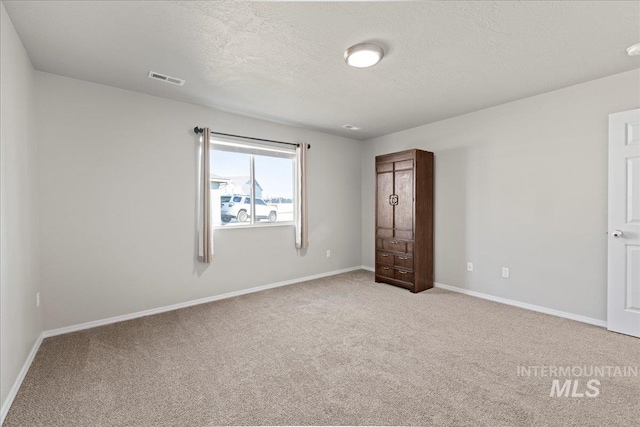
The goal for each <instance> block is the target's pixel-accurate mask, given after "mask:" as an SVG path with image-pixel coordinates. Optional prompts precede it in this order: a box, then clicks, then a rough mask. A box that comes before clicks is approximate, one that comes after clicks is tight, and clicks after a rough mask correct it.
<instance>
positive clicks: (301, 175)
mask: <svg viewBox="0 0 640 427" xmlns="http://www.w3.org/2000/svg"><path fill="white" fill-rule="evenodd" d="M296 168H297V173H296V176H297V179H298V182H297V185H296V187H297V192H298V194H297V196H298V197H297V201H298V206H297V208H298V209H297V210H296V211H297V217H296V248H298V249H306V248H308V247H309V229H308V225H307V224H308V221H307V144H306V143H301V144H298V148H296Z"/></svg>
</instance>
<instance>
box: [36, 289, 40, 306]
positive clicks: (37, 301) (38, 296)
mask: <svg viewBox="0 0 640 427" xmlns="http://www.w3.org/2000/svg"><path fill="white" fill-rule="evenodd" d="M36 307H40V292H36Z"/></svg>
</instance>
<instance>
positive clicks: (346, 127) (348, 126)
mask: <svg viewBox="0 0 640 427" xmlns="http://www.w3.org/2000/svg"><path fill="white" fill-rule="evenodd" d="M342 127H343V128H345V129H349V130H360V128H359V127H358V126H354V125H348V124H347V125H342Z"/></svg>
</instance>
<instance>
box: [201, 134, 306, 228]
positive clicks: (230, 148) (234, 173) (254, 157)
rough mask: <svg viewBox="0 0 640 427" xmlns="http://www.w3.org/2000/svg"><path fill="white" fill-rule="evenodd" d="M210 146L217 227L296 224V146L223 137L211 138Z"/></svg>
mask: <svg viewBox="0 0 640 427" xmlns="http://www.w3.org/2000/svg"><path fill="white" fill-rule="evenodd" d="M211 146H212V149H211V204H212V206H211V208H212V217H213V223H214V225H215V226H218V227H234V226H252V225H266V224H293V221H294V217H295V215H294V206H295V203H294V202H295V200H294V194H295V191H294V185H295V150H294V149H293V148H288V147H286V148H282V147H280V146H273V145H257V144H253V143H248V144H245V143H244V142H242V143H238V142H228V141H223V140H212V141H211Z"/></svg>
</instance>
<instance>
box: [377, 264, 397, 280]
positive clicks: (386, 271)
mask: <svg viewBox="0 0 640 427" xmlns="http://www.w3.org/2000/svg"><path fill="white" fill-rule="evenodd" d="M376 274H377V275H378V276H384V277H389V278H391V279H393V278H394V277H395V276H394V272H393V267H391V266H387V265H377V266H376Z"/></svg>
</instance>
